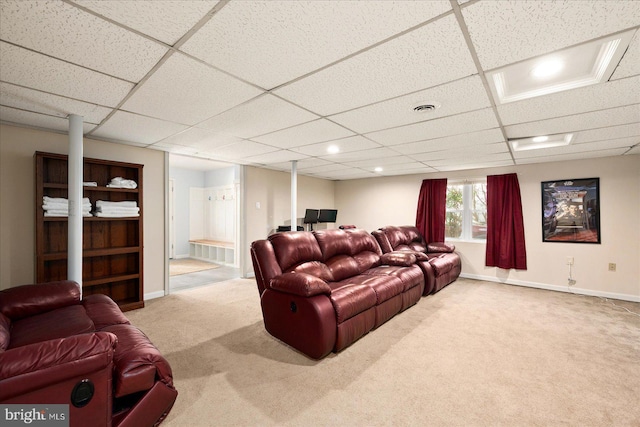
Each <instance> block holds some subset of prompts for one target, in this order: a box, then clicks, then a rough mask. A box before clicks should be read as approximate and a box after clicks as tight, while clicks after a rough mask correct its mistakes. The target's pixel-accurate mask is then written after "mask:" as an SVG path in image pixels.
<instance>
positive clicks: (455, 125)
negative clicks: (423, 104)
mask: <svg viewBox="0 0 640 427" xmlns="http://www.w3.org/2000/svg"><path fill="white" fill-rule="evenodd" d="M497 127H498V121H497V120H496V117H495V115H494V113H493V110H492V109H491V108H485V109H482V110H477V111H472V112H469V113H463V114H458V115H455V116H449V117H443V118H440V119H435V120H428V121H425V122H420V123H414V124H411V125H407V126H402V127H397V128H393V129H386V130H382V131H378V132H372V133H368V134H367V135H366V136H367V137H368V138H370V139H372V140H374V141H376V142H379V143H380V144H383V145H387V146H394V145H398V144H404V143H408V142H415V141H423V140H425V139H427V138H429V139H435V138H440V137H443V136H451V135H457V134H461V133H470V132H474V131H479V130H484V129H492V128H497Z"/></svg>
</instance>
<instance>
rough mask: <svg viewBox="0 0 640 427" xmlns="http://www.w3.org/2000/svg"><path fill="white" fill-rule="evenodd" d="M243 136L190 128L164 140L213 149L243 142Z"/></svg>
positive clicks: (186, 145) (185, 145)
mask: <svg viewBox="0 0 640 427" xmlns="http://www.w3.org/2000/svg"><path fill="white" fill-rule="evenodd" d="M241 141H242V139H241V138H237V137H234V136H230V135H226V134H220V133H217V132H215V131H212V130H209V129H200V128H195V127H193V128H189V129H186V130H185V131H184V132H180V133H176V134H172V135H171V136H169V137H167V138H166V139H164V140H163V141H162V142H164V143H167V144H178V145H182V146H184V147H193V148H198V149H211V148H217V147H223V146H225V145H229V144H233V143H236V142H241Z"/></svg>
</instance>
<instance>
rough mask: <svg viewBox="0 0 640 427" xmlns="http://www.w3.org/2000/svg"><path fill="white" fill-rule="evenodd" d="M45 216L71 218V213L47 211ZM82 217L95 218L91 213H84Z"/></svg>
mask: <svg viewBox="0 0 640 427" xmlns="http://www.w3.org/2000/svg"><path fill="white" fill-rule="evenodd" d="M44 216H49V217H67V216H69V212H59V211H53V212H52V211H46V212H45V213H44ZM82 216H93V215H91V212H82Z"/></svg>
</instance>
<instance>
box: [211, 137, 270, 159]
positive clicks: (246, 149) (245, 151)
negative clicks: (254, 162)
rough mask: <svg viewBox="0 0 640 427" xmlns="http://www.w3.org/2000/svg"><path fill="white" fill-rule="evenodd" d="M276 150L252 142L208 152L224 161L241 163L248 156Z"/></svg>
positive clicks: (234, 144) (238, 143) (237, 143)
mask: <svg viewBox="0 0 640 427" xmlns="http://www.w3.org/2000/svg"><path fill="white" fill-rule="evenodd" d="M277 150H278V149H277V148H274V147H270V146H268V145H264V144H259V143H257V142H253V141H242V142H236V143H233V144H230V145H225V146H224V147H219V148H215V149H214V150H211V151H210V152H211V153H212V154H215V156H216V157H219V158H220V159H224V160H233V161H242V160H243V159H244V158H247V157H250V156H257V155H260V154H266V153H270V152H273V151H277Z"/></svg>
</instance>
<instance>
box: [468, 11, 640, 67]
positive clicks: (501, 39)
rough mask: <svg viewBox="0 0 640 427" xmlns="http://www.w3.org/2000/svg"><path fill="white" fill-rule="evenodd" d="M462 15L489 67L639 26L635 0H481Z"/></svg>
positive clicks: (482, 60)
mask: <svg viewBox="0 0 640 427" xmlns="http://www.w3.org/2000/svg"><path fill="white" fill-rule="evenodd" d="M462 15H463V16H464V20H465V22H466V24H467V27H468V29H469V34H470V36H471V40H472V42H473V45H474V46H475V49H476V52H477V54H478V58H479V59H480V63H481V64H482V66H483V68H484V69H491V68H496V67H500V66H502V65H506V64H509V63H512V62H516V61H520V60H523V59H526V58H531V57H534V56H539V55H542V54H545V53H549V52H553V51H556V50H559V49H562V48H564V47H567V46H572V45H574V44H578V43H581V42H584V41H587V40H591V39H595V38H598V37H601V36H604V35H607V34H610V33H614V32H617V31H621V30H624V29H627V28H630V27H634V26H637V25H638V5H637V4H636V3H635V2H633V1H601V0H600V1H596V0H591V1H563V2H560V1H554V2H551V1H536V2H533V1H521V0H509V1H507V0H504V1H480V2H477V3H474V4H472V5H469V6H468V7H465V8H463V9H462Z"/></svg>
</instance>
